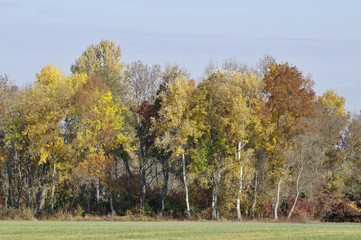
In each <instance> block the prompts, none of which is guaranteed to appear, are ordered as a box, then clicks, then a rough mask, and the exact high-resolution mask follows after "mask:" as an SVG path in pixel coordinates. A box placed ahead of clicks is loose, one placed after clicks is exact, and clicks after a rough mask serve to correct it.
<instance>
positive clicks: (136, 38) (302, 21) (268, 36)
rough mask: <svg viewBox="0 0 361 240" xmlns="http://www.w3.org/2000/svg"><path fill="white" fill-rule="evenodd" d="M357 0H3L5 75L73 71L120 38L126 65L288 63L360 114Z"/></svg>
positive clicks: (0, 59)
mask: <svg viewBox="0 0 361 240" xmlns="http://www.w3.org/2000/svg"><path fill="white" fill-rule="evenodd" d="M360 29H361V1H359V0H338V1H336V0H327V1H326V0H317V1H315V0H302V1H301V0H298V1H289V0H272V1H271V0H253V1H251V0H238V1H236V0H222V1H220V0H218V1H214V0H198V1H197V0H182V1H171V0H153V1H152V0H132V1H131V0H128V1H121V0H120V1H115V0H113V1H111V0H102V1H93V0H87V1H84V0H79V1H77V0H72V1H70V0H62V1H49V0H33V1H31V0H23V1H21V0H11V1H10V0H8V1H6V0H5V1H3V0H0V74H7V75H8V77H9V79H10V80H12V81H14V82H15V83H16V84H17V85H20V86H23V85H26V84H29V83H31V82H33V81H34V79H35V74H36V73H37V72H40V70H41V69H42V68H43V67H44V66H45V65H47V64H54V65H57V66H59V67H60V69H62V70H64V71H65V72H66V73H70V66H71V64H72V63H74V61H75V59H76V58H78V57H79V56H80V55H81V53H82V52H83V51H84V50H85V49H86V47H87V46H89V45H91V44H97V43H99V42H100V41H101V40H102V39H108V40H111V41H114V42H116V43H117V44H119V45H120V47H121V49H122V59H123V60H124V61H125V62H126V63H129V62H132V61H137V60H142V61H143V62H145V63H147V64H150V65H151V64H162V65H163V64H167V63H176V64H179V65H181V66H183V67H184V68H186V69H187V70H188V71H189V72H190V73H191V76H192V77H193V78H195V79H200V78H201V76H202V74H203V72H204V69H205V67H206V66H207V64H208V63H209V60H210V59H213V60H214V61H216V62H222V61H223V60H224V59H226V58H236V59H238V60H239V61H240V62H245V63H248V64H249V65H255V64H256V62H257V61H258V60H259V59H260V58H262V57H263V56H264V55H265V54H268V55H271V56H273V57H274V58H275V59H276V60H277V61H278V62H285V61H288V62H289V63H292V64H294V65H296V66H297V67H298V68H299V69H300V70H302V72H303V73H304V74H305V75H308V74H311V75H312V78H313V80H314V81H315V82H316V85H315V91H316V94H317V95H321V94H322V93H323V92H324V91H326V90H327V89H334V90H335V91H336V92H338V93H339V95H341V96H344V97H345V98H346V109H347V110H349V111H351V112H354V113H356V112H359V111H360V110H361V74H360V70H361V31H360Z"/></svg>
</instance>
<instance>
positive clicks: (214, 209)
mask: <svg viewBox="0 0 361 240" xmlns="http://www.w3.org/2000/svg"><path fill="white" fill-rule="evenodd" d="M217 201H218V198H217V186H216V185H215V184H213V189H212V220H218V219H219V216H218V202H217Z"/></svg>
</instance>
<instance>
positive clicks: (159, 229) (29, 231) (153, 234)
mask: <svg viewBox="0 0 361 240" xmlns="http://www.w3.org/2000/svg"><path fill="white" fill-rule="evenodd" d="M0 239H17V240H19V239H77V240H80V239H292V240H296V239H317V240H321V239H361V225H360V224H346V223H342V224H335V223H313V224H309V223H307V224H302V223H260V222H240V223H238V222H175V221H168V222H111V221H108V222H76V221H74V222H59V221H0Z"/></svg>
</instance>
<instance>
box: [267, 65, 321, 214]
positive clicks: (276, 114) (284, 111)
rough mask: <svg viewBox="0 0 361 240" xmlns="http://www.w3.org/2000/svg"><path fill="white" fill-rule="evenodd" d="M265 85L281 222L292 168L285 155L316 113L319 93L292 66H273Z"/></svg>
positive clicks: (271, 159) (276, 204)
mask: <svg viewBox="0 0 361 240" xmlns="http://www.w3.org/2000/svg"><path fill="white" fill-rule="evenodd" d="M263 83H264V90H263V92H264V94H265V96H266V98H267V100H266V109H265V114H266V117H267V119H268V121H269V128H270V129H271V132H270V139H269V141H268V146H267V149H268V152H269V156H270V162H271V165H270V166H271V169H270V173H269V175H270V176H271V178H272V179H273V181H274V182H275V183H277V188H276V189H277V190H276V197H275V198H276V199H275V200H274V202H273V211H274V219H275V220H277V218H278V212H277V211H278V206H279V201H280V192H281V183H282V180H283V179H284V177H285V175H286V173H287V170H288V168H289V167H290V166H289V165H288V164H287V161H286V159H285V154H286V152H287V151H288V149H290V148H291V146H292V141H291V140H292V138H293V137H294V136H296V135H297V134H299V133H300V132H301V131H302V128H303V126H304V125H303V121H302V120H303V119H304V118H306V117H309V116H311V115H312V113H313V108H312V103H313V101H314V100H315V93H314V91H313V90H312V86H313V82H312V81H311V80H310V78H307V77H304V76H303V75H302V73H301V72H300V71H299V70H298V69H297V68H296V67H295V66H291V65H289V64H288V63H281V64H273V65H270V66H269V67H268V71H267V72H266V74H265V75H264V78H263Z"/></svg>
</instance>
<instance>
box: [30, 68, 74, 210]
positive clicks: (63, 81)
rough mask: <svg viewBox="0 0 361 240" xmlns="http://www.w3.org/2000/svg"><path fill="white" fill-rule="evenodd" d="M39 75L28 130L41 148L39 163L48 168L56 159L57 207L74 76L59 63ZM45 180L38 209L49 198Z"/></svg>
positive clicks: (31, 97) (32, 90) (54, 164)
mask: <svg viewBox="0 0 361 240" xmlns="http://www.w3.org/2000/svg"><path fill="white" fill-rule="evenodd" d="M36 77H37V81H36V82H35V84H34V85H33V87H32V89H31V91H29V92H28V93H29V95H28V96H27V97H28V106H27V112H26V115H25V121H26V122H27V126H26V129H25V130H24V134H25V135H26V136H28V137H29V139H30V142H31V145H32V146H31V147H32V148H34V149H35V148H36V149H38V150H39V155H40V159H39V160H38V165H43V166H44V168H47V167H48V166H49V160H50V159H51V160H52V167H53V171H52V188H51V208H52V209H54V192H55V177H56V172H57V160H59V158H60V159H61V156H63V153H61V151H62V150H64V149H65V148H64V141H63V138H62V129H61V121H63V120H64V119H65V118H66V117H67V115H68V112H69V109H70V108H69V106H70V103H71V99H72V96H73V94H74V90H73V88H72V87H73V84H72V82H71V78H68V77H66V76H65V74H64V73H63V72H61V71H59V70H58V69H57V67H55V66H52V65H48V66H46V67H44V68H43V69H42V70H41V72H40V73H39V74H37V75H36ZM43 175H44V176H45V175H46V174H43ZM42 182H43V184H42V185H43V186H42V189H41V191H42V194H41V203H40V205H39V206H38V209H41V208H42V207H43V205H44V200H45V192H46V186H45V182H44V181H42ZM39 194H40V192H39Z"/></svg>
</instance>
